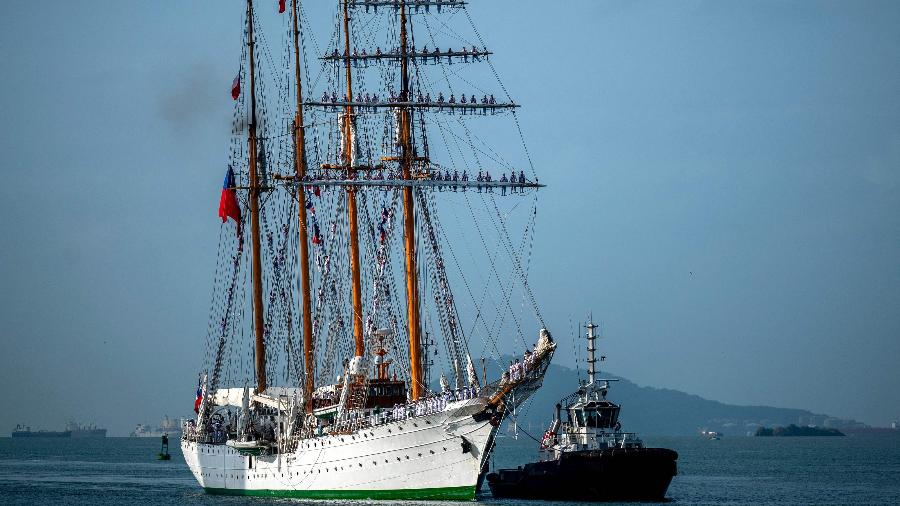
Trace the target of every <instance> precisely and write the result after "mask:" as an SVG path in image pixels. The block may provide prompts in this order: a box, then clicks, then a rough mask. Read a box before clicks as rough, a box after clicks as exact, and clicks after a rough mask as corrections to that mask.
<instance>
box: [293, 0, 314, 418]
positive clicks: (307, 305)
mask: <svg viewBox="0 0 900 506" xmlns="http://www.w3.org/2000/svg"><path fill="white" fill-rule="evenodd" d="M298 2H299V0H294V1H293V2H291V14H292V15H293V16H294V74H295V75H294V77H295V81H296V83H297V116H296V117H295V118H294V157H295V160H294V165H295V167H296V171H297V180H298V181H302V180H303V177H304V176H305V175H306V131H305V128H304V124H303V83H302V81H301V79H300V22H299V17H298V16H299V15H298V13H297V3H298ZM297 206H298V219H299V222H300V223H299V225H300V226H299V227H298V230H299V234H300V237H299V242H300V292H301V293H300V299H301V312H302V313H303V363H304V366H305V372H306V381H305V382H304V383H303V387H304V399H305V400H306V404H307V406H308V407H309V409H308V410H307V411H311V410H312V398H313V390H314V389H315V369H314V365H315V361H314V360H313V338H312V303H311V302H310V290H309V234H308V233H307V229H306V223H307V222H306V191H305V190H304V189H303V186H302V185H300V186H297Z"/></svg>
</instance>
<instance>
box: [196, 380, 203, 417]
mask: <svg viewBox="0 0 900 506" xmlns="http://www.w3.org/2000/svg"><path fill="white" fill-rule="evenodd" d="M201 402H203V389H202V388H200V386H199V385H198V386H197V400H195V401H194V413H197V414H198V415H199V414H200V403H201Z"/></svg>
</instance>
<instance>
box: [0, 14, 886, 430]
mask: <svg viewBox="0 0 900 506" xmlns="http://www.w3.org/2000/svg"><path fill="white" fill-rule="evenodd" d="M307 3H309V4H313V3H315V4H317V5H315V6H310V7H308V8H309V11H310V14H311V15H316V16H320V17H319V18H318V19H320V21H321V23H323V24H324V25H328V24H329V23H330V19H331V18H330V15H329V12H330V9H331V7H332V4H331V3H330V2H325V1H324V0H318V1H316V2H307ZM258 4H259V5H260V9H261V14H260V15H261V16H262V18H263V19H264V20H265V21H266V22H271V23H270V26H271V27H273V28H277V27H278V26H280V25H279V23H280V21H279V20H278V19H277V18H276V16H277V15H276V14H275V5H276V4H277V2H276V1H275V0H272V1H271V2H263V1H261V2H258ZM269 4H271V5H269ZM561 6H562V7H561ZM470 12H471V14H472V17H473V18H474V19H475V21H476V23H477V25H478V27H479V29H480V31H481V33H482V35H483V36H484V37H485V39H486V41H487V42H488V44H489V46H490V47H491V49H492V50H493V51H495V53H496V56H495V57H494V58H493V61H494V63H495V65H496V67H497V69H498V71H499V72H500V74H501V76H502V78H503V81H504V83H505V84H506V86H507V87H508V88H509V89H510V93H511V94H512V95H513V97H514V98H515V99H516V101H517V102H520V103H522V104H525V107H524V108H523V109H522V111H521V113H520V115H519V118H520V121H521V123H522V128H523V130H524V132H525V135H526V136H527V138H528V141H529V147H530V152H531V155H532V157H533V159H534V162H535V165H536V166H537V167H538V168H539V169H538V172H539V174H540V176H541V181H542V182H545V183H548V184H549V187H548V188H547V189H546V190H544V191H542V192H541V196H540V200H539V213H538V228H537V240H536V249H535V252H534V263H533V270H532V273H531V283H532V285H533V286H534V287H535V290H536V292H537V296H538V299H539V303H540V304H541V306H542V307H543V310H544V314H545V319H546V320H547V323H548V324H549V325H550V327H551V329H552V330H555V332H556V333H557V335H560V334H563V335H564V334H565V333H566V332H567V331H568V326H569V323H568V322H569V321H570V319H577V318H579V317H582V316H583V315H584V314H585V313H587V312H588V311H590V310H593V312H594V315H595V316H597V318H598V319H602V320H603V321H604V323H605V328H606V334H607V335H609V336H610V339H608V340H606V341H604V342H603V343H602V345H603V346H604V352H605V354H606V355H608V356H609V357H610V358H609V362H608V364H609V365H610V368H611V369H612V370H613V371H614V372H615V373H617V374H621V375H623V376H626V377H628V378H630V379H632V380H634V381H636V382H637V383H639V384H642V385H651V386H658V387H669V388H676V389H680V390H684V391H687V392H691V393H696V394H699V395H702V396H704V397H708V398H712V399H716V400H721V401H725V402H732V403H740V404H769V405H775V406H784V407H798V408H807V409H811V410H813V411H817V412H824V413H828V414H833V415H837V416H841V417H852V418H857V419H861V420H863V421H865V422H868V423H872V424H882V425H883V424H887V423H889V422H890V421H891V420H895V419H898V418H900V366H898V363H900V265H898V261H900V29H898V27H900V2H896V1H892V0H889V1H883V2H879V1H849V0H848V1H839V2H814V1H794V2H790V1H754V2H746V1H724V0H709V1H700V0H694V1H634V0H629V1H600V0H583V1H568V0H567V1H566V2H558V3H554V2H546V1H522V0H517V1H512V0H490V1H485V0H473V1H472V3H471V5H470ZM242 14H243V7H242V2H240V1H238V0H228V1H223V0H215V1H212V0H210V1H204V2H199V1H197V2H187V1H183V2H176V1H168V2H137V1H115V2H113V1H105V2H89V1H80V2H62V1H45V2H33V1H24V0H19V1H10V2H7V3H6V5H5V7H4V13H3V16H2V17H0V55H2V60H0V61H2V65H3V66H2V69H3V70H2V78H0V118H2V120H3V123H2V126H0V152H2V153H3V157H2V161H0V174H2V176H3V184H2V185H0V237H2V242H0V280H2V285H0V286H2V290H0V387H2V388H0V403H2V405H3V409H2V410H0V433H2V432H4V431H7V430H9V429H11V428H12V427H13V426H14V425H15V424H16V423H19V422H26V423H29V424H31V425H32V426H40V427H44V428H53V427H58V426H61V425H62V423H63V421H64V420H66V419H68V418H72V419H78V420H82V421H96V422H99V423H102V424H105V425H106V426H108V427H109V428H110V429H111V430H112V431H113V432H114V433H117V434H125V433H127V432H128V431H129V430H131V428H132V427H133V426H134V424H136V423H138V422H144V421H155V420H157V419H159V418H161V417H162V415H163V414H164V413H168V414H169V415H183V414H187V413H190V410H191V407H192V403H193V388H194V385H195V381H196V375H197V370H198V369H199V368H200V367H201V366H202V363H201V361H202V350H203V342H204V337H203V336H204V335H205V332H206V325H207V312H208V307H209V295H210V289H211V283H212V276H213V270H214V266H215V255H216V242H217V234H218V229H219V221H218V218H217V217H216V210H217V204H218V192H219V189H220V188H221V178H222V172H223V167H224V164H225V162H226V160H227V151H226V148H227V141H228V136H229V130H230V126H231V121H230V119H231V110H232V109H231V108H232V103H231V100H230V98H229V97H228V90H229V87H230V84H231V80H232V78H233V77H234V73H235V71H236V69H237V66H238V63H239V59H238V54H239V50H240V43H241V41H240V30H241V17H242ZM320 14H321V15H320ZM329 26H330V25H329ZM326 28H327V27H326ZM320 44H321V42H320ZM494 147H495V149H498V150H501V151H502V150H503V149H504V148H508V149H518V146H517V145H515V144H514V143H510V144H509V145H507V146H504V145H500V146H494ZM556 360H557V361H558V362H559V363H562V364H571V363H572V357H571V354H570V353H568V352H566V353H559V354H558V355H557V358H556Z"/></svg>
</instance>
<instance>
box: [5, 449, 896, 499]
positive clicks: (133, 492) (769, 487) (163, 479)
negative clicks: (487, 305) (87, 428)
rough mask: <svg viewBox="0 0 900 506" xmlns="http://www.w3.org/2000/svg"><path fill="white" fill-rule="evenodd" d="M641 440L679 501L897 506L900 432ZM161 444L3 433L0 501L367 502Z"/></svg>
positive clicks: (508, 457)
mask: <svg viewBox="0 0 900 506" xmlns="http://www.w3.org/2000/svg"><path fill="white" fill-rule="evenodd" d="M645 443H646V444H647V446H659V447H665V448H672V449H674V450H676V451H677V452H678V454H679V457H678V476H676V477H675V479H674V480H673V481H672V485H671V486H670V487H669V493H668V497H669V499H670V500H671V501H673V502H674V503H676V504H686V505H687V504H733V505H740V504H748V505H749V504H754V505H756V504H779V505H780V504H784V505H789V504H791V505H792V504H816V505H818V504H884V505H888V504H889V505H900V432H898V433H897V434H878V435H875V434H869V435H852V436H848V437H799V438H754V437H738V436H735V437H725V438H723V439H721V440H719V441H712V440H707V439H703V438H701V437H699V436H698V437H677V438H676V437H673V438H663V437H647V438H645ZM159 446H160V441H159V440H158V439H152V438H148V439H139V438H106V439H10V438H0V505H6V504H91V505H105V504H173V505H179V506H184V505H194V504H226V505H227V504H251V505H252V504H260V505H262V504H319V505H322V504H326V505H327V504H364V503H365V502H364V501H301V500H294V499H268V498H246V497H225V496H210V495H206V494H204V493H203V491H202V490H201V489H200V488H199V487H198V485H197V483H196V481H194V478H193V477H192V476H191V474H190V472H189V471H188V468H187V466H186V465H185V464H184V460H183V459H182V457H181V452H180V449H179V447H178V442H177V440H173V441H172V444H171V449H170V451H171V453H172V460H171V461H159V460H156V454H157V452H159ZM536 450H537V443H535V442H534V441H532V440H531V439H529V438H528V437H526V436H520V437H519V438H518V440H516V439H514V438H512V437H509V436H507V435H506V434H505V433H504V434H502V437H500V438H498V440H497V449H496V452H495V455H494V458H493V463H492V465H493V466H495V467H515V466H516V465H519V464H523V463H525V462H528V461H531V460H534V459H535V458H536V457H537V452H536ZM479 500H480V501H482V502H485V503H487V504H508V505H521V506H525V505H529V504H547V503H544V502H539V501H534V502H532V501H518V500H516V501H511V500H503V501H501V500H495V499H492V498H491V496H490V491H489V490H488V488H487V486H485V487H484V490H483V491H482V492H481V494H480V495H479ZM378 504H381V505H384V504H386V503H378ZM406 504H414V503H412V502H409V503H406ZM442 504H447V503H442ZM465 504H471V503H465ZM556 504H560V503H556Z"/></svg>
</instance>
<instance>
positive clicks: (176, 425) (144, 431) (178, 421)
mask: <svg viewBox="0 0 900 506" xmlns="http://www.w3.org/2000/svg"><path fill="white" fill-rule="evenodd" d="M186 421H187V419H186V418H172V419H170V418H169V417H168V415H167V416H165V417H164V418H163V419H162V421H161V422H159V427H151V426H149V425H146V424H143V423H139V424H137V426H136V427H135V428H134V430H133V431H132V432H131V434H129V436H131V437H160V436H162V435H164V434H168V435H169V436H175V437H179V438H180V437H181V427H182V426H183V425H184V423H185V422H186Z"/></svg>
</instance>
